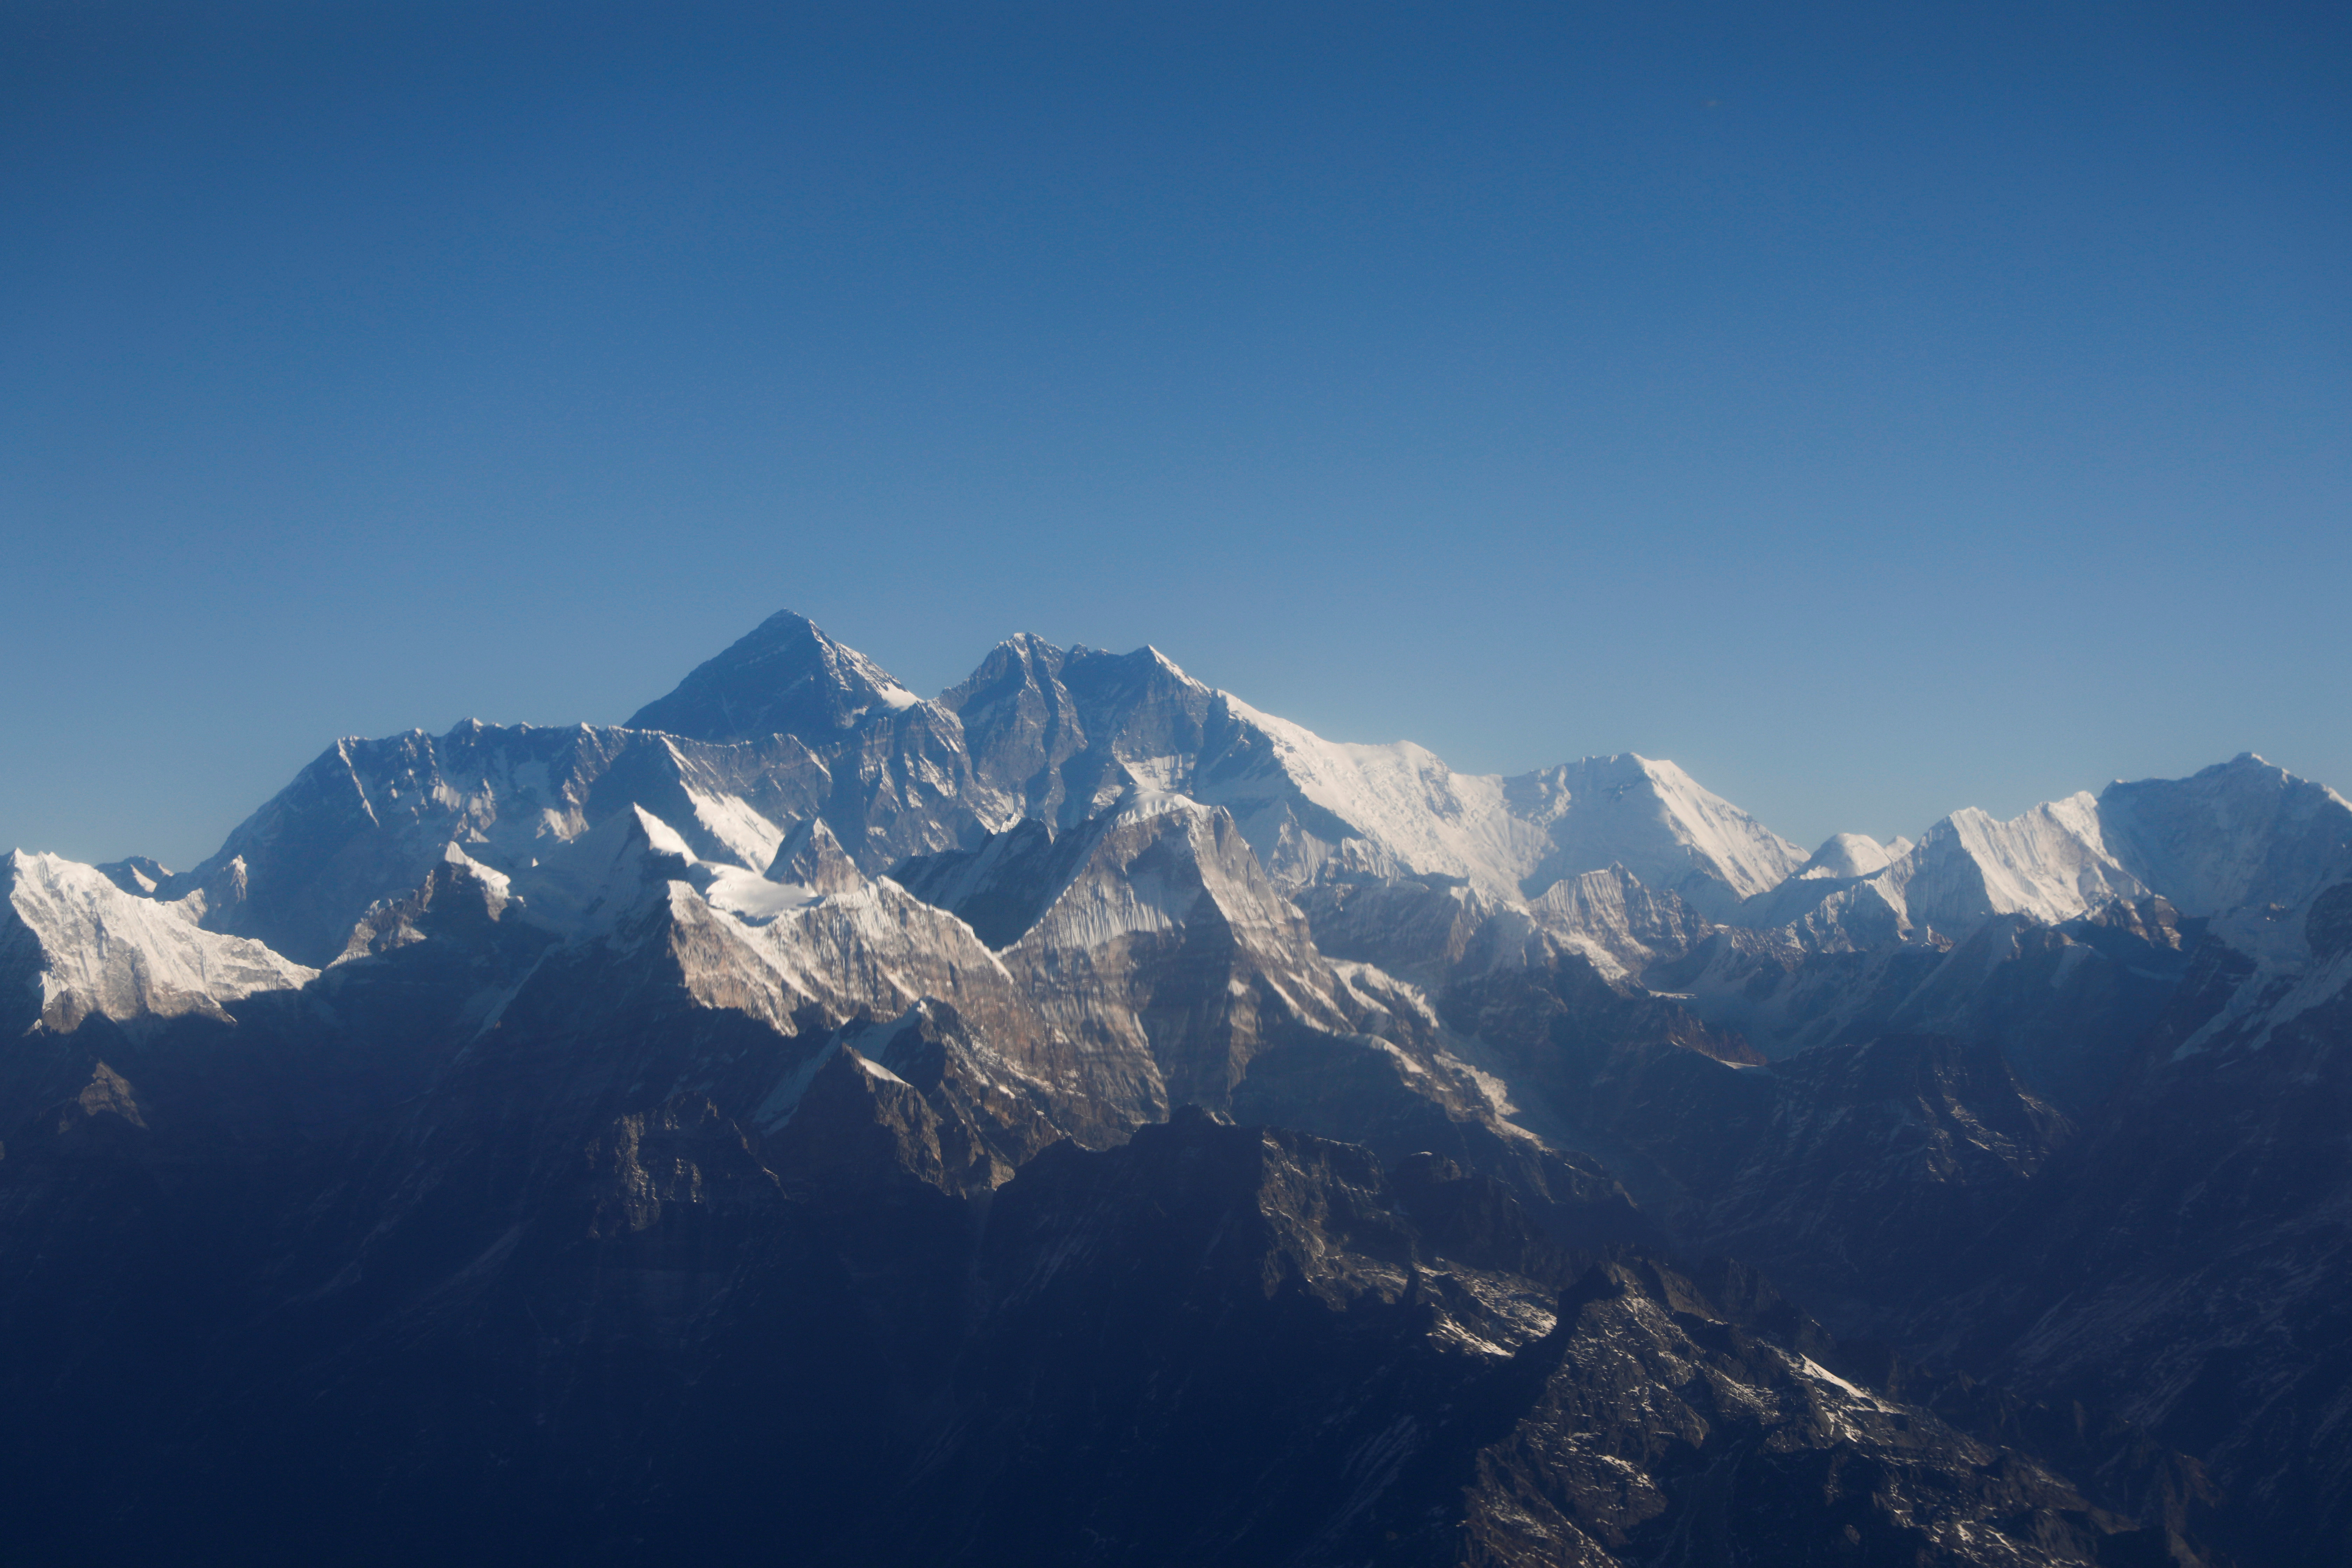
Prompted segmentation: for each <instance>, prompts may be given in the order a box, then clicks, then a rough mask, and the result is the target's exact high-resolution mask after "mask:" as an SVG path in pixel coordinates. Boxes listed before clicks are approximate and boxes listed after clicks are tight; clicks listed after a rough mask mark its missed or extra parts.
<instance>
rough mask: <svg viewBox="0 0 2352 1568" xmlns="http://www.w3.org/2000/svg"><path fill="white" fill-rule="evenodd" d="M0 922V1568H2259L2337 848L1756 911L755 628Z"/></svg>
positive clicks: (2351, 929) (2301, 842)
mask: <svg viewBox="0 0 2352 1568" xmlns="http://www.w3.org/2000/svg"><path fill="white" fill-rule="evenodd" d="M0 881H5V887H6V892H7V900H6V904H5V910H0V998H5V1000H0V1015H5V1016H0V1029H5V1037H6V1040H7V1044H6V1047H5V1054H0V1249H5V1250H4V1251H0V1256H5V1257H6V1258H9V1259H10V1260H11V1266H10V1267H9V1268H7V1269H6V1270H5V1272H0V1347H5V1348H0V1390H5V1397H6V1400H7V1408H8V1409H9V1410H10V1411H11V1412H12V1415H14V1417H15V1418H14V1420H13V1421H12V1422H11V1423H10V1424H9V1426H8V1428H7V1435H6V1436H5V1439H0V1477H5V1479H0V1496H5V1501H6V1509H5V1514H0V1517H5V1518H6V1519H8V1520H10V1521H14V1522H13V1525H12V1527H11V1528H12V1530H13V1532H14V1534H15V1536H16V1542H15V1545H14V1547H13V1549H12V1552H11V1556H12V1558H13V1559H14V1560H17V1561H24V1562H28V1563H29V1562H56V1563H152V1562H160V1561H169V1562H205V1561H214V1560H219V1561H236V1562H238V1563H272V1562H280V1561H283V1562H289V1563H291V1562H305V1563H308V1562H316V1561H319V1560H320V1559H322V1558H331V1559H333V1560H337V1561H350V1562H358V1563H372V1562H383V1563H394V1562H400V1563H406V1562H414V1561H416V1560H419V1559H423V1558H433V1559H439V1560H445V1561H459V1562H474V1561H483V1562H489V1561H498V1562H502V1563H511V1562H548V1563H559V1562H560V1563H669V1562H702V1561H709V1560H715V1559H719V1558H721V1557H726V1558H738V1557H752V1558H760V1559H774V1560H779V1561H786V1562H792V1563H973V1564H978V1563H1008V1564H1010V1563H1072V1564H1076V1563H1204V1562H1215V1563H1267V1564H1273V1563H1283V1564H1299V1565H1302V1568H1303V1565H1311V1564H1313V1565H1319V1564H1332V1565H1337V1564H1391V1563H1394V1564H1414V1565H1419V1564H1431V1565H1450V1564H1467V1563H1477V1564H1510V1565H1515V1568H1516V1565H1520V1564H1527V1565H1533V1564H1538V1563H1542V1564H1551V1563H1576V1564H1588V1563H1589V1564H1596V1565H1599V1564H1624V1565H1627V1568H1631V1565H1633V1564H1660V1565H1664V1564H1679V1565H1695V1568H1696V1565H1715V1564H1724V1565H1728V1564H1734V1563H1904V1564H1911V1563H1954V1564H1959V1563H1967V1564H1979V1563H1981V1564H2011V1563H2100V1564H2118V1563H2133V1564H2140V1563H2147V1564H2157V1563H2171V1564H2180V1565H2192V1564H2207V1565H2210V1568H2221V1565H2223V1564H2239V1565H2242V1568H2252V1565H2255V1564H2288V1565H2294V1564H2319V1563H2338V1562H2342V1561H2345V1560H2346V1549H2345V1547H2344V1546H2343V1544H2342V1543H2343V1542H2344V1541H2346V1540H2347V1539H2352V1310H2347V1308H2346V1307H2344V1306H2343V1305H2342V1303H2344V1302H2346V1301H2347V1300H2352V1131H2347V1130H2352V805H2347V802H2346V801H2345V800H2344V798H2343V797H2341V796H2340V795H2336V794H2335V793H2334V792H2333V791H2331V790H2329V789H2327V788H2326V787H2325V786H2323V785H2320V784H2315V783H2311V782H2308V781H2305V780H2301V779H2298V778H2295V777H2294V776H2293V775H2291V774H2288V773H2285V772H2284V771H2283V770H2281V769H2278V768H2276V767H2273V766H2272V765H2270V764H2268V763H2264V762H2263V760H2262V759H2261V758H2259V757H2256V756H2253V755H2251V754H2247V755H2242V756H2239V757H2237V758H2235V759H2234V760H2232V761H2230V762H2226V763H2220V764H2218V765H2216V766H2213V767H2210V768H2207V769H2205V770H2204V771H2203V772H2201V773H2197V774H2196V775H2194V776H2193V777H2190V778H2187V779H2179V780H2150V781H2143V782H2138V783H2128V784H2127V783H2117V784H2113V785H2110V786H2109V787H2108V788H2106V789H2105V791H2103V792H2101V793H2100V794H2099V795H2096V796H2093V795H2074V796H2072V797H2069V798H2067V799H2063V800H2058V801H2053V802H2051V803H2049V804H2046V805H2041V806H2037V807H2035V808H2034V809H2033V810H2032V811H2029V812H2027V813H2025V814H2023V815H2022V816H2018V817H2016V818H2014V819H2012V820H2010V821H2006V822H2003V821H1998V820H1996V819H1994V818H1992V817H1990V816H1987V815H1986V814H1984V813H1982V812H1979V811H1973V810H1966V811H1960V812H1956V813H1954V814H1953V815H1952V816H1948V817H1946V818H1944V819H1943V820H1941V821H1938V822H1937V823H1934V824H1931V825H1928V826H1927V827H1925V828H1924V829H1923V830H1922V831H1921V832H1920V833H1919V835H1918V837H1916V840H1906V839H1897V840H1896V841H1895V842H1894V843H1892V844H1880V843H1878V842H1876V841H1874V840H1873V839H1871V838H1868V837H1864V836H1860V835H1853V834H1840V835H1838V836H1836V837H1832V839H1831V840H1830V841H1829V842H1827V843H1826V844H1823V845H1822V846H1821V847H1819V848H1818V849H1816V850H1814V851H1812V852H1811V853H1810V854H1809V853H1807V852H1806V851H1805V850H1804V849H1803V848H1802V847H1800V846H1797V845H1794V844H1791V843H1790V842H1789V841H1787V840H1786V839H1783V838H1781V837H1780V836H1778V835H1777V834H1775V833H1773V832H1771V831H1770V830H1769V828H1767V827H1766V826H1764V825H1763V824H1761V823H1759V821H1757V820H1756V819H1755V818H1754V817H1752V816H1749V815H1748V814H1747V813H1746V812H1743V811H1741V810H1740V809H1738V807H1737V806H1734V805H1731V804H1730V803H1729V802H1727V801H1725V800H1723V799H1722V798H1720V797H1718V796H1717V795H1713V794H1711V793H1709V792H1708V791H1707V790H1706V789H1705V788H1704V787H1702V786H1701V785H1700V784H1698V783H1697V782H1696V781H1695V780H1693V779H1692V778H1691V777H1690V776H1689V775H1688V774H1687V773H1684V772H1683V771H1682V770H1681V769H1680V768H1678V767H1676V766H1675V765H1674V764H1673V763H1668V762H1664V761H1657V760H1652V759H1649V758H1644V757H1640V756H1634V755H1632V754H1623V755H1617V756H1609V757H1590V758H1585V759H1583V760H1581V761H1579V762H1575V763H1567V764H1565V765H1561V766H1557V767H1551V768H1547V769H1542V770H1539V771H1537V772H1535V773H1526V774H1521V775H1517V776H1513V777H1498V776H1492V775H1472V774H1464V773H1455V772H1454V771H1453V770H1452V769H1450V768H1449V767H1447V766H1446V764H1445V763H1444V762H1443V761H1442V760H1440V759H1439V758H1437V757H1436V756H1434V755H1433V754H1432V753H1430V752H1427V751H1425V750H1423V749H1422V748H1420V747H1418V746H1414V745H1412V744H1410V743H1402V742H1400V743H1395V744H1390V745H1356V744H1345V743H1340V742H1331V741H1327V740H1324V739H1322V738H1321V737H1319V736H1317V735H1315V734H1312V733H1310V732H1309V731H1306V730H1304V729H1302V728H1300V727H1299V726H1297V725H1296V724H1293V723H1290V722H1287V721H1284V720H1281V719H1277V718H1275V717H1273V716H1271V715H1268V714H1265V713H1263V712H1260V711H1259V710H1256V709H1254V708H1252V707H1250V706H1249V705H1248V704H1246V703H1245V702H1244V701H1242V700H1240V699H1238V698H1236V697H1234V696H1232V695H1231V694H1228V693H1226V692H1223V691H1219V690H1216V689H1212V688H1209V687H1207V686H1205V685H1203V684H1202V683H1201V682H1199V681H1196V680H1194V679H1192V678H1191V677H1189V676H1187V675H1186V674H1185V673H1184V671H1183V670H1182V669H1181V668H1179V667H1178V666H1177V665H1176V664H1175V663H1174V662H1172V661H1171V660H1170V659H1169V658H1167V657H1165V656H1164V655H1162V654H1160V652H1158V651H1157V650H1155V649H1151V648H1144V649H1140V650H1139V651H1137V652H1134V653H1129V654H1111V653H1106V652H1101V651H1098V650H1095V649H1090V648H1086V647H1069V648H1063V647H1055V646H1054V645H1052V644H1050V643H1047V642H1045V641H1044V640H1042V639H1040V638H1038V637H1030V636H1022V637H1013V638H1012V639H1010V640H1008V641H1006V642H1003V643H1002V644H999V645H998V646H997V647H995V648H993V649H992V650H991V651H990V652H989V654H988V655H987V657H986V658H983V659H982V661H981V664H980V666H979V668H977V669H975V670H974V671H973V673H972V674H971V677H970V678H969V679H966V680H964V681H963V682H961V684H959V685H957V686H954V687H952V688H950V689H948V690H946V691H945V692H942V693H941V694H940V696H939V697H937V698H936V699H923V698H919V697H918V696H917V695H915V694H914V693H913V692H912V691H910V690H908V689H907V688H905V687H904V686H902V685H901V684H899V683H898V681H897V680H895V679H893V678H892V677H890V676H889V675H888V674H887V672H886V671H885V670H883V669H882V668H880V667H879V666H878V665H877V664H876V663H875V662H874V661H873V660H871V659H869V658H866V657H865V656H864V655H861V654H859V653H856V652H855V651H853V650H851V649H849V648H847V647H843V646H842V645H841V644H839V643H837V642H835V641H834V640H833V639H832V638H830V637H827V636H826V635H825V634H824V633H823V632H822V631H821V630H819V629H818V628H817V627H816V626H814V625H813V624H812V623H811V622H809V621H808V620H806V619H804V618H803V617H801V616H796V615H793V614H789V613H785V614H780V615H777V616H773V617H772V618H771V619H770V620H768V621H766V622H765V623H763V624H762V625H761V626H759V627H757V628H755V629H754V630H753V631H751V633H750V634H749V635H748V636H746V637H743V638H742V639H740V641H738V642H737V643H735V644H734V645H733V646H732V647H729V648H727V649H726V650H724V651H723V652H721V653H720V654H719V655H718V656H717V657H716V658H712V659H711V660H709V662H707V663H705V664H704V665H702V666H700V667H699V668H697V669H695V670H693V671H692V672H690V673H689V674H688V676H687V677H686V678H685V679H683V680H682V681H680V682H679V683H678V685H677V687H676V689H673V690H672V691H671V692H669V694H668V695H667V696H665V697H662V698H660V699H658V700H655V701H653V702H651V703H648V704H647V705H646V707H644V708H643V709H641V710H638V711H637V712H636V713H635V715H633V716H632V717H631V718H630V719H629V721H627V722H626V723H625V724H623V725H620V726H618V727H608V728H600V727H594V726H588V725H579V726H573V727H570V728H536V727H532V726H529V725H513V726H496V725H488V724H484V723H480V722H478V721H469V722H467V723H465V724H461V725H459V726H458V727H457V728H456V729H454V730H452V731H449V732H448V733H446V734H444V735H438V736H434V735H427V734H425V733H424V732H422V731H415V732H412V733H409V734H405V735H398V736H393V737H389V738H386V739H382V740H373V741H370V740H359V739H346V740H341V741H338V742H335V743H334V744H333V745H331V746H330V747H329V748H328V749H327V750H326V751H324V752H322V753H321V754H320V756H319V758H318V759H317V760H316V761H315V762H313V763H311V764H310V766H308V767H307V768H305V769H303V770H302V771H301V773H299V774H298V775H297V776H296V777H295V779H294V780H293V781H292V782H291V783H290V784H288V785H287V787H286V788H285V789H284V790H282V791H280V792H279V793H278V795H276V796H275V797H273V798H272V799H271V800H269V801H268V802H266V803H264V804H263V805H261V806H260V808H259V809H258V810H257V811H256V812H255V813H254V814H253V815H252V816H250V817H248V818H247V820H246V821H245V822H244V823H242V824H241V825H239V826H237V827H236V829H235V830H234V831H232V832H231V833H230V835H229V836H228V838H227V840H226V842H225V843H224V844H223V845H222V847H221V848H220V849H219V851H218V852H217V853H216V854H215V855H214V856H212V857H211V858H208V859H206V860H205V861H204V862H202V863H200V864H198V865H196V866H194V867H193V868H188V869H186V870H183V871H173V870H171V869H169V868H165V867H163V866H161V865H158V864H156V863H155V862H153V861H152V860H148V859H144V858H135V857H134V858H130V859H126V860H122V861H119V862H114V863H110V864H108V865H104V866H96V867H92V866H82V865H77V864H74V863H71V862H68V861H65V860H62V859H60V858H57V857H55V856H50V855H45V854H39V853H27V852H25V851H22V850H19V851H17V852H16V853H15V854H13V855H12V856H11V857H10V858H9V859H8V861H7V863H6V866H5V871H0Z"/></svg>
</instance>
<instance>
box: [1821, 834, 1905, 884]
mask: <svg viewBox="0 0 2352 1568" xmlns="http://www.w3.org/2000/svg"><path fill="white" fill-rule="evenodd" d="M1896 842H1897V843H1899V844H1902V845H1903V849H1902V850H1901V851H1896V852H1890V851H1889V850H1888V849H1887V848H1886V847H1885V846H1883V845H1881V844H1880V843H1879V842H1878V840H1877V839H1875V838H1873V837H1870V836H1869V835H1867V834H1863V833H1836V834H1832V835H1831V836H1830V838H1829V841H1828V842H1827V843H1825V844H1823V845H1822V847H1820V848H1819V849H1816V850H1814V851H1813V858H1811V859H1810V860H1808V861H1806V862H1805V863H1804V864H1803V865H1802V866H1801V867H1799V868H1797V875H1798V876H1799V877H1801V878H1804V879H1808V880H1812V879H1820V878H1828V877H1867V876H1869V875H1870V874H1871V873H1872V872H1874V871H1884V870H1885V869H1886V868H1887V867H1888V866H1890V865H1892V864H1894V862H1895V854H1896V853H1907V852H1908V851H1909V849H1910V847H1911V846H1910V844H1909V843H1908V842H1907V841H1906V840H1902V839H1897V840H1896Z"/></svg>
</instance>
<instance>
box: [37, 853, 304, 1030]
mask: <svg viewBox="0 0 2352 1568" xmlns="http://www.w3.org/2000/svg"><path fill="white" fill-rule="evenodd" d="M6 881H7V891H8V906H9V908H10V910H12V911H13V912H14V914H15V916H16V921H18V922H19V923H20V924H21V925H22V926H23V928H24V929H25V930H26V931H28V932H29V933H30V934H31V935H32V937H33V940H34V942H36V943H37V946H38V950H39V952H40V957H41V969H40V972H39V975H38V983H39V985H40V988H41V1007H42V1016H43V1018H44V1020H45V1021H54V1024H55V1026H62V1027H64V1028H68V1029H69V1028H71V1027H73V1026H75V1025H76V1024H78V1023H79V1022H80V1020H81V1019H82V1018H83V1017H85V1016H89V1014H92V1013H96V1014H99V1015H100V1016H105V1017H107V1018H110V1019H112V1020H114V1021H115V1022H117V1023H128V1022H130V1021H131V1020H133V1019H138V1018H142V1017H175V1016H180V1015H183V1014H187V1013H196V1014H201V1015H204V1016H208V1017H215V1018H224V1019H225V1018H226V1017H227V1016H228V1014H227V1012H226V1008H225V1006H224V1004H226V1003H230V1002H235V1001H237V1000H239V999H240V998H243V997H246V996H250V995H254V994H257V993H260V992H265V991H288V990H296V989H299V988H300V987H301V986H304V985H307V984H310V982H311V981H312V980H315V979H317V978H318V971H317V970H314V969H308V968H305V967H303V966H302V965H301V964H299V963H290V962H289V961H288V960H286V959H283V958H280V957H279V956H278V954H277V953H275V952H271V951H270V950H269V949H268V947H265V946H264V945H262V944H261V943H260V942H255V941H253V940H251V939H250V938H247V937H237V936H224V935H221V934H220V933H218V932H215V931H205V930H204V929H203V928H201V927H200V926H198V925H197V924H196V916H197V915H198V914H199V913H200V912H201V911H200V910H199V909H198V908H197V907H196V906H194V905H193V904H190V903H186V902H178V903H164V902H159V901H157V900H153V899H146V898H142V897H139V896H138V895H136V894H133V893H126V892H124V891H123V890H122V889H121V888H118V887H116V886H115V885H114V883H113V882H112V881H110V880H109V879H108V878H107V876H106V874H105V873H104V872H102V871H100V870H99V869H98V868H96V867H93V866H84V865H81V864H79V863H78V862H76V861H71V860H67V859H64V858H61V857H58V856H56V855H28V854H26V853H25V852H24V851H22V850H17V851H14V852H12V853H11V854H10V856H9V858H8V860H7V868H6Z"/></svg>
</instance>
